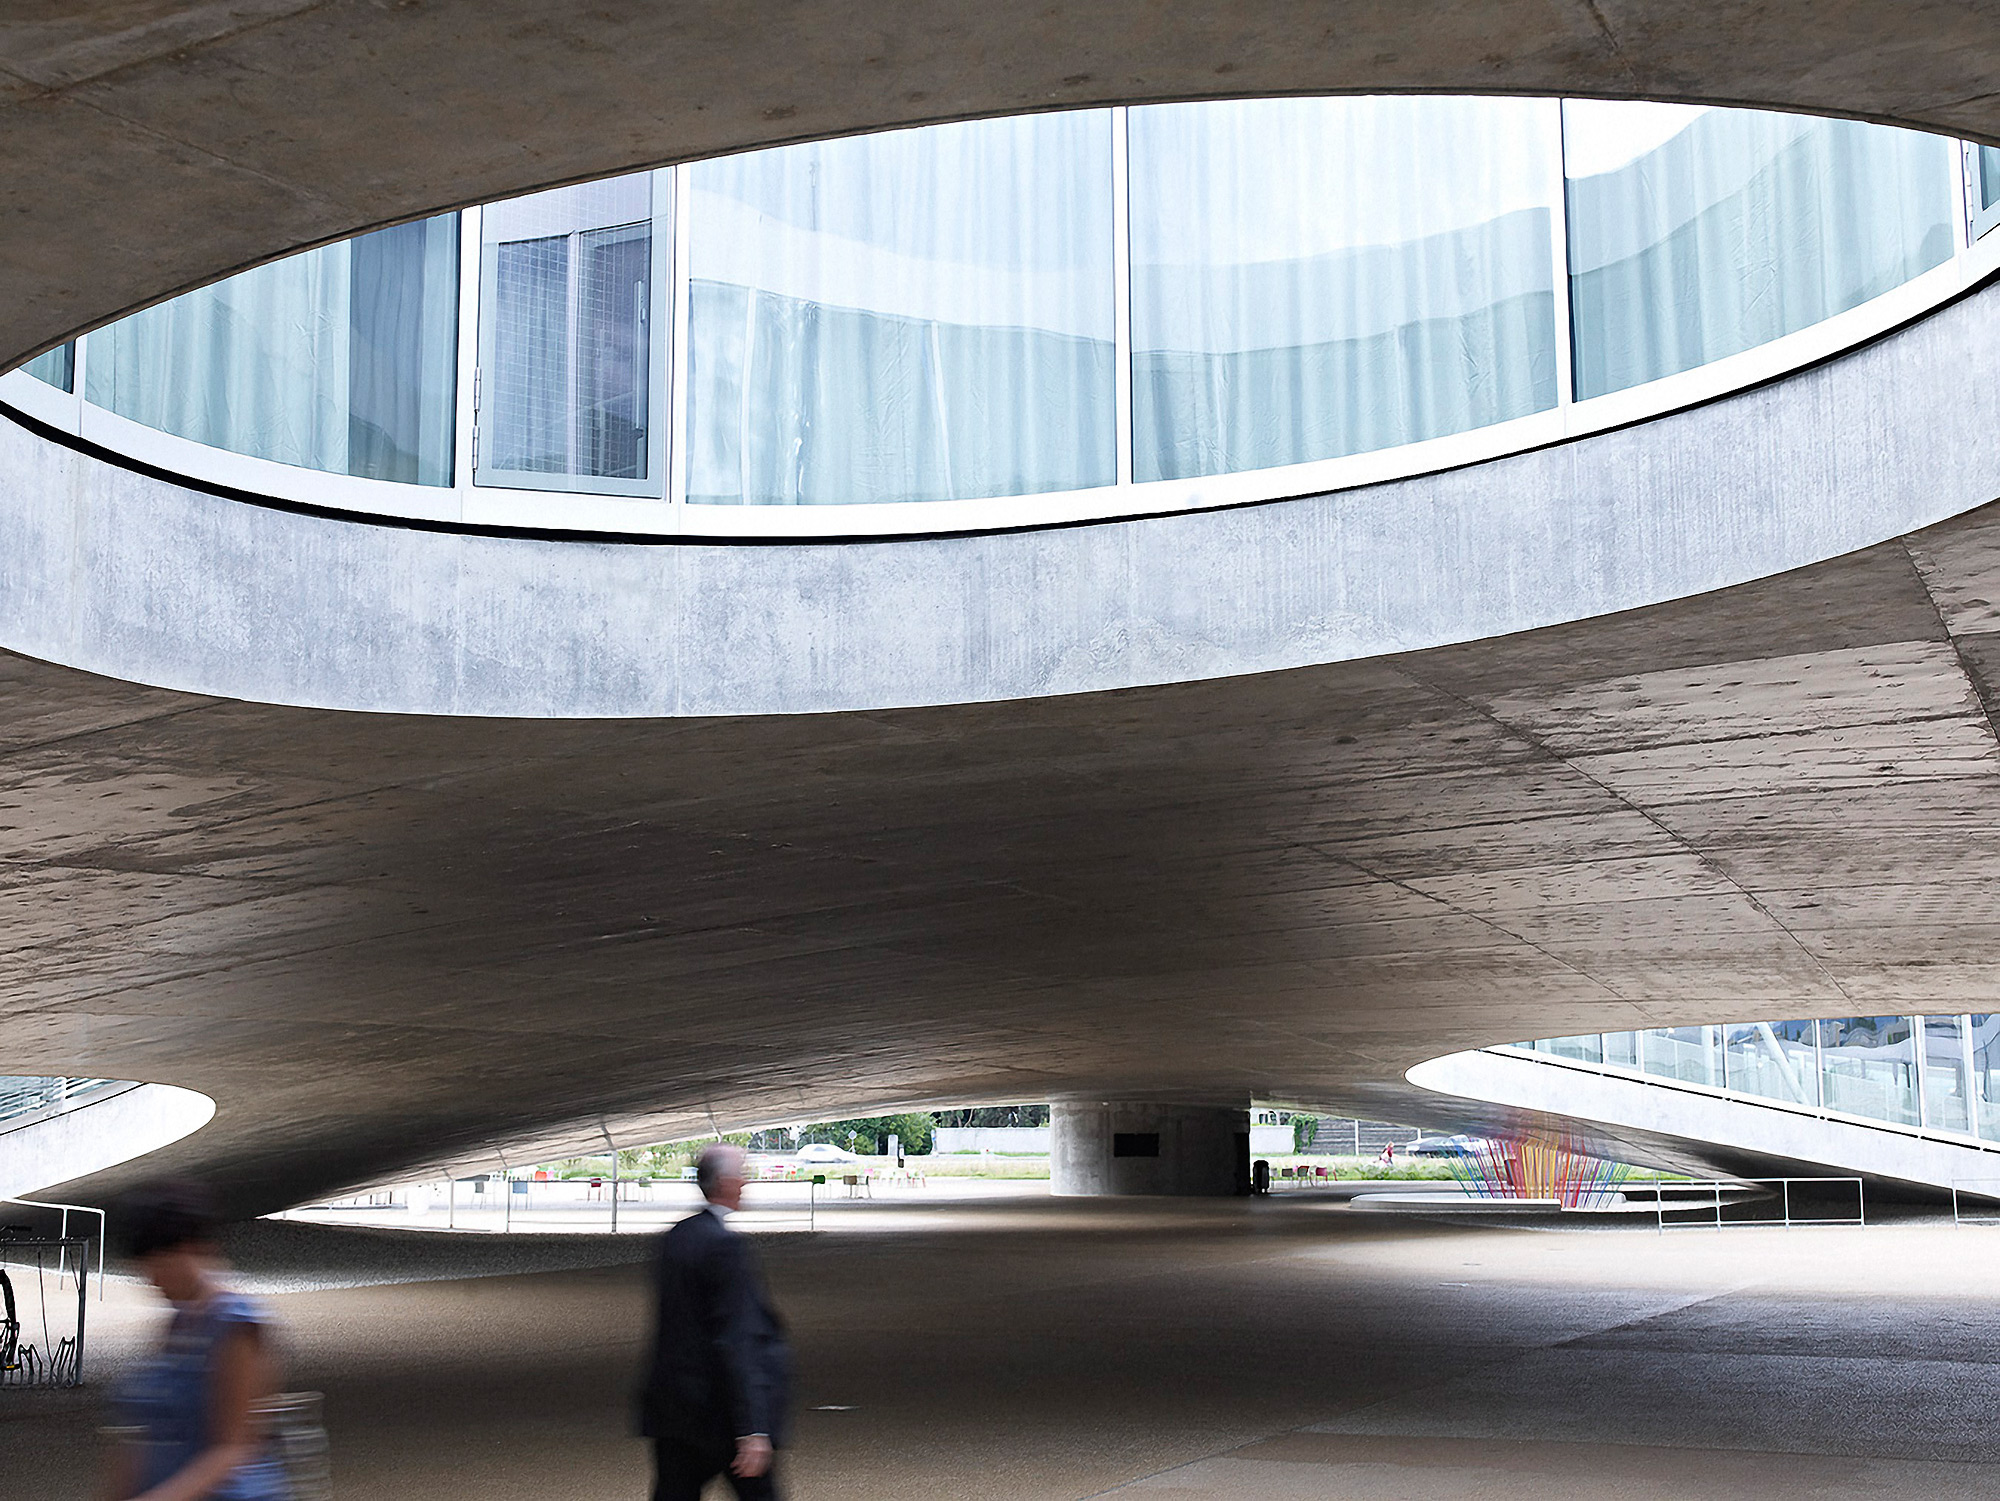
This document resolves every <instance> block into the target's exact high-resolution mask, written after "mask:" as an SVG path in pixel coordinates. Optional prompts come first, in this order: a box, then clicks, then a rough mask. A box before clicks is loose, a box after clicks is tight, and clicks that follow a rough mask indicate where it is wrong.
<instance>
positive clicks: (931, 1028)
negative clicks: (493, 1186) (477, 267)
mask: <svg viewBox="0 0 2000 1501" xmlns="http://www.w3.org/2000/svg"><path fill="white" fill-rule="evenodd" d="M1994 599H2000V510H1995V509H1991V508H1989V509H1988V510H1985V511H1981V512H1976V513H1974V514H1972V515H1970V516H1968V517H1965V518H1962V519H1960V520H1958V521H1954V522H1950V523H1947V524H1945V525H1942V526H1939V527H1936V528H1933V529H1931V530H1929V531H1927V532H1924V533H1920V534H1917V535H1915V536H1913V537H1911V538H1908V539H1904V540H1901V541H1895V542H1889V543H1886V544H1883V545H1880V546H1877V547H1874V548H1871V549H1868V550H1866V551H1863V552H1860V553H1857V554H1854V555H1851V556H1848V557H1843V558H1840V559H1836V560H1834V561H1832V562H1828V563H1824V564H1820V565H1816V566H1814V567H1811V568H1806V569H1802V570H1798V571H1796V572H1794V573H1791V574H1787V575H1783V576H1780V577H1777V578H1774V579H1770V580H1767V581H1764V582H1761V583H1756V584H1750V585H1744V586H1741V587H1738V588H1734V589H1730V590H1726V591H1721V592H1717V593H1714V594H1709V595H1704V596H1700V597H1697V598H1692V599H1688V600H1685V601H1681V602H1678V603H1674V604H1669V605H1662V606H1656V607H1652V608H1649V609H1646V610H1640V611H1633V612H1629V613H1626V614H1623V615H1618V616H1611V617H1607V618H1604V619H1600V620H1591V621H1585V622H1581V623H1579V624H1576V625H1571V626H1561V627H1556V628H1551V629H1548V630H1543V631H1538V632H1531V633H1525V634H1521V635H1517V636H1513V637H1508V638H1504V639H1499V640H1494V641H1491V642H1485V643H1479V644H1473V645H1466V646H1456V647H1448V648H1443V649H1439V650H1436V651H1432V652H1425V653H1414V654H1408V655H1404V656H1397V657H1388V658H1382V659H1378V660H1371V661H1358V662H1348V663H1338V664H1334V665H1330V666H1324V667H1312V668H1303V669H1298V670H1295V671H1289V672H1281V673H1269V674H1263V675H1257V676H1248V677H1240V678H1232V679H1225V680H1218V681H1211V682H1200V683H1187V684H1179V685H1173V686H1166V687H1157V688H1144V689H1136V690H1130V691H1125V692H1119V693H1103V694H1077V695H1072V696H1067V697H1061V698H1051V699H1039V700H1031V701H1019V702H1009V703H1000V704H986V705H967V706H958V707H942V708H928V709H910V710H899V711H894V712H881V713H852V714H828V715H819V716H796V717H784V718H746V719H712V720H680V721H622V722H615V721H539V722H537V721H490V720H462V719H446V718H412V717H400V716H388V715H380V716H376V715H355V714H342V713H333V712H325V711H312V710H301V709H290V708H280V707H272V706H260V705H254V704H246V703H240V702H229V701H219V700H211V699H201V698H195V697H190V696H186V695H181V694H175V693H170V692H165V691H161V690H156V689H147V688H141V687H136V686H132V685H129V684H121V683H117V682H113V681H109V680H106V679H101V678H96V677H91V676H88V675H85V674H82V673H78V672H75V671H72V670H68V669H62V668H56V667H51V666H48V665H46V664H42V663H37V662H34V661H31V660H28V659H25V658H20V657H11V656H10V657H4V658H0V826H4V827H0V881H4V883H5V889H6V894H7V900H6V901H5V903H4V904H0V954H3V955H4V964H5V976H6V983H5V985H4V987H0V1037H4V1039H5V1046H6V1054H5V1057H4V1058H0V1068H4V1069H5V1070H6V1071H8V1072H15V1073H51V1074H53V1073H67V1074H71V1075H79V1076H94V1077H114V1078H133V1079H144V1080H152V1081H158V1082H165V1083H174V1084H181V1085H185V1086H187V1087H190V1088H194V1089H198V1090H200V1091H202V1092H203V1093H205V1094H207V1095H209V1096H211V1097H213V1098H214V1099H215V1100H216V1102H217V1105H218V1113H217V1116H216V1118H215V1120H214V1121H213V1123H212V1124H211V1125H210V1126H208V1127H207V1128H206V1129H204V1130H203V1131H201V1132H199V1133H197V1134H196V1135H195V1136H194V1137H191V1138H189V1139H188V1140H187V1141H184V1142H182V1143H180V1144H178V1145H176V1146H174V1147H171V1148H168V1149H167V1150H166V1151H165V1152H163V1153H161V1154H159V1155H158V1156H157V1157H155V1158H153V1159H149V1160H148V1162H149V1166H167V1165H171V1166H177V1167H185V1168H190V1169H194V1170H198V1171H200V1172H203V1173H206V1174H209V1175H211V1176H213V1177H214V1178H216V1179H217V1180H218V1181H219V1182H221V1183H223V1184H224V1185H225V1186H226V1187H227V1188H228V1190H229V1192H230V1194H231V1196H232V1202H233V1203H234V1204H235V1205H236V1207H238V1208H243V1209H262V1208H270V1207H275V1206H277V1205H280V1204H284V1203H289V1202H295V1201H298V1200H300V1199H303V1198H306V1197H308V1196H310V1195H313V1194H316V1193H318V1192H321V1191H323V1190H326V1189H328V1188H331V1187H334V1186H337V1185H343V1184H350V1183H355V1182H359V1181H366V1180H370V1179H375V1178H379V1177H383V1176H386V1175H390V1174H394V1173H399V1172H403V1171H406V1170H410V1169H414V1168H418V1167H423V1166H428V1165H432V1164H438V1163H442V1162H455V1163H460V1164H465V1165H472V1164H486V1165H490V1164H492V1163H493V1162H494V1161H496V1160H497V1158H498V1156H499V1154H500V1153H501V1152H503V1151H504V1152H506V1153H507V1154H509V1156H510V1157H511V1158H512V1160H517V1161H518V1160H521V1159H522V1158H524V1157H525V1158H529V1159H531V1160H532V1159H533V1158H534V1157H535V1156H537V1155H551V1154H553V1153H554V1152H556V1151H557V1150H559V1149H563V1148H568V1149H572V1150H573V1149H576V1148H578V1147H581V1146H583V1145H587V1144H589V1143H590V1142H591V1141H592V1140H593V1139H595V1133H596V1131H597V1123H598V1121H599V1119H600V1118H602V1119H604V1120H606V1121H608V1122H609V1123H610V1124H611V1126H612V1128H613V1129H614V1131H616V1132H617V1133H618V1134H619V1137H620V1139H621V1140H627V1141H637V1140H655V1139H660V1138H663V1137H666V1136H669V1135H674V1134H691V1133H694V1132H698V1131H703V1130H707V1129H710V1128H711V1127H713V1126H717V1125H720V1126H725V1127H728V1126H738V1125H746V1124H751V1123H761V1122H783V1121H792V1120H798V1119H802V1118H813V1117H822V1118H823V1117H826V1116H830V1115H837V1114H840V1113H844V1112H847V1111H850V1110H854V1111H858V1110H859V1109H860V1108H861V1107H876V1106H888V1105H892V1104H895V1105H918V1104H923V1103H928V1102H939V1103H946V1102H968V1103H969V1102H977V1101H982V1100H984V1101H995V1102H999V1101H1012V1100H1033V1099H1063V1098H1071V1099H1091V1100H1113V1099H1138V1100H1144V1099H1153V1100H1175V1101H1182V1102H1186V1103H1189V1104H1199V1103H1204V1102H1207V1103H1214V1104H1231V1105H1240V1104H1242V1103H1243V1102H1245V1101H1246V1100H1248V1099H1249V1098H1252V1097H1258V1098H1264V1099H1275V1100H1279V1101H1291V1102H1297V1103H1301V1104H1311V1105H1322V1106H1326V1107H1329V1108H1335V1109H1343V1110H1348V1111H1351V1112H1352V1113H1357V1114H1362V1115H1369V1116H1374V1117H1376V1118H1382V1117H1385V1116H1386V1117H1387V1118H1409V1116H1410V1115H1412V1114H1414V1113H1416V1112H1415V1110H1414V1109H1413V1107H1412V1100H1413V1098H1414V1097H1416V1096H1417V1095H1418V1092H1417V1091H1415V1090H1414V1089H1412V1088H1410V1087H1409V1086H1407V1085H1402V1084H1400V1082H1399V1081H1400V1080H1401V1078H1402V1074H1403V1071H1404V1070H1405V1069H1407V1068H1408V1067H1410V1066H1411V1065H1413V1064H1415V1063H1417V1062H1419V1061H1421V1060H1423V1059H1426V1058H1431V1057H1435V1056H1438V1055H1440V1054H1443V1053H1447V1052H1453V1051H1456V1050H1459V1049H1464V1048H1469V1047H1476V1046H1480V1045H1484V1044H1490V1043H1495V1042H1502V1041H1509V1040H1518V1039H1521V1038H1525V1037H1532V1036H1548V1035H1561V1034H1567V1033H1573V1032H1584V1031H1596V1030H1615V1029H1624V1028H1630V1027H1643V1026H1650V1025H1662V1024H1670V1023H1690V1022H1702V1021H1715V1020H1723V1019H1756V1018H1759V1017H1762V1018H1771V1019H1775V1018H1787V1017H1801V1016H1810V1015H1854V1014H1875V1013H1884V1012H1888V1013H1893V1012H1917V1011H1934V1012H1954V1011H1964V1010H1985V1009H1995V1008H1996V1007H2000V964H1996V961H1995V958H1994V954H1995V952H1996V949H2000V943H1996V939H2000V895H1996V893H2000V849H1996V847H1995V844H1994V841H1993V838H1992V830H1993V828H1994V827H1995V824H1996V821H2000V753H1997V752H1996V744H1995V733H1994V727H1993V722H1992V720H1991V718H1990V717H1989V710H1990V695H1989V688H1988V683H1989V677H1988V674H1989V672H1990V671H1991V669H1992V666H1993V664H1994V662H1995V660H1996V654H2000V634H1996V631H1997V630H2000V615H1996V613H1995V610H1994V607H1993V606H1992V605H1991V604H1990V603H1989V601H1991V600H1994ZM134 1170H135V1171H136V1169H134ZM111 1186H114V1180H112V1179H100V1180H97V1181H96V1182H95V1183H94V1184H90V1185H84V1186H83V1187H87V1188H90V1189H92V1190H93V1191H95V1190H102V1189H105V1188H108V1187H111ZM79 1191H81V1189H80V1190H79Z"/></svg>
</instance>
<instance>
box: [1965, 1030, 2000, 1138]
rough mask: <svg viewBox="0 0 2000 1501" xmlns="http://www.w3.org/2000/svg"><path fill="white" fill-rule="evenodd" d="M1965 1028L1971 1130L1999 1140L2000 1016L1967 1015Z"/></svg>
mask: <svg viewBox="0 0 2000 1501" xmlns="http://www.w3.org/2000/svg"><path fill="white" fill-rule="evenodd" d="M1966 1029H1967V1033H1968V1037H1967V1041H1968V1042H1969V1043H1970V1044H1971V1047H1972V1103H1973V1109H1974V1111H1975V1112H1976V1115H1977V1119H1976V1120H1975V1122H1974V1129H1975V1130H1977V1131H1978V1133H1979V1134H1980V1135H1981V1136H1983V1137H1985V1138H1987V1139H1988V1140H1989V1141H2000V1013H1996V1012H1982V1013H1978V1014H1976V1015H1973V1016H1969V1017H1967V1018H1966Z"/></svg>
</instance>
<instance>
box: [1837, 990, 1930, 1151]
mask: <svg viewBox="0 0 2000 1501" xmlns="http://www.w3.org/2000/svg"><path fill="white" fill-rule="evenodd" d="M1819 1044H1820V1072H1821V1084H1820V1087H1821V1089H1822V1091H1823V1093H1824V1097H1825V1101H1826V1108H1827V1109H1829V1110H1839V1111H1842V1112H1844V1113H1846V1114H1848V1115H1865V1116H1867V1117H1868V1118H1869V1119H1871V1120H1878V1121H1890V1122H1893V1123H1895V1124H1897V1125H1908V1126H1914V1125H1915V1124H1917V1059H1916V1046H1915V1039H1914V1036H1913V1034H1912V1030H1911V1025H1910V1018H1909V1017H1907V1016H1849V1017H1841V1018H1839V1019H1837V1020H1826V1021H1822V1022H1821V1023H1820V1024H1819Z"/></svg>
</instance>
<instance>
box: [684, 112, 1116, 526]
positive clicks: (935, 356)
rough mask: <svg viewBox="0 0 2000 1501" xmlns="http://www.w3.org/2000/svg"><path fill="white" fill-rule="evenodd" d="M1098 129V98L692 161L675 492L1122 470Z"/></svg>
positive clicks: (938, 485)
mask: <svg viewBox="0 0 2000 1501" xmlns="http://www.w3.org/2000/svg"><path fill="white" fill-rule="evenodd" d="M1110 143H1111V135H1110V123H1109V117H1108V116H1107V115H1105V114H1104V113H1102V112H1093V113H1079V114H1063V115H1042V116H1034V117H1029V118H1023V119H1014V120H994V121H981V122H977V123H974V124H966V125H947V126H937V127H933V128H931V129H928V130H921V131H895V132H890V133H888V134H885V135H881V136H875V137H864V138H859V139H852V140H844V141H832V142H826V143H823V144H818V145H810V146H798V147H787V148H784V149H782V150H777V151H765V152H756V153H752V154H748V155H744V156H738V157H732V158H728V159H725V160H721V161H713V162H704V163H702V164H700V165H698V166H696V167H695V168H694V169H693V174H694V175H693V184H692V186H693V194H692V203H691V205H690V210H689V215H690V217H689V225H688V229H689V237H690V276H691V280H692V288H691V299H692V308H691V311H690V328H689V332H688V337H689V341H690V354H689V395H688V433H687V449H688V453H687V464H688V498H689V499H690V500H694V501H699V502H706V503H710V504H751V505H818V504H840V503H849V502H862V501H905V500H942V499H956V498H970V497H987V496H1006V495H1025V494H1034V493H1039V492H1046V491H1051V490H1067V489H1081V488H1085V487H1088V486H1095V485H1108V484H1110V483H1112V482H1113V480H1114V478H1115V475H1116V453H1115V447H1114V445H1115V433H1116V421H1115V413H1114V409H1113V401H1114V378H1113V369H1112V359H1113V355H1112V330H1113V300H1112V299H1113V282H1112V204H1111V151H1110Z"/></svg>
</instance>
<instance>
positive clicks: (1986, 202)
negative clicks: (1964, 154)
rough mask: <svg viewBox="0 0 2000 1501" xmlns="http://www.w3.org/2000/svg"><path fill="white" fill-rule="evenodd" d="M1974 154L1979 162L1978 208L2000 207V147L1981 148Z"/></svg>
mask: <svg viewBox="0 0 2000 1501" xmlns="http://www.w3.org/2000/svg"><path fill="white" fill-rule="evenodd" d="M1974 154H1975V155H1976V156H1977V158H1978V161H1979V172H1978V178H1979V207H1981V208H1982V209H1988V208H1992V207H1994V206H1995V205H2000V146H1981V147H1980V148H1979V149H1978V151H1977V152H1976V153H1974Z"/></svg>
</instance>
